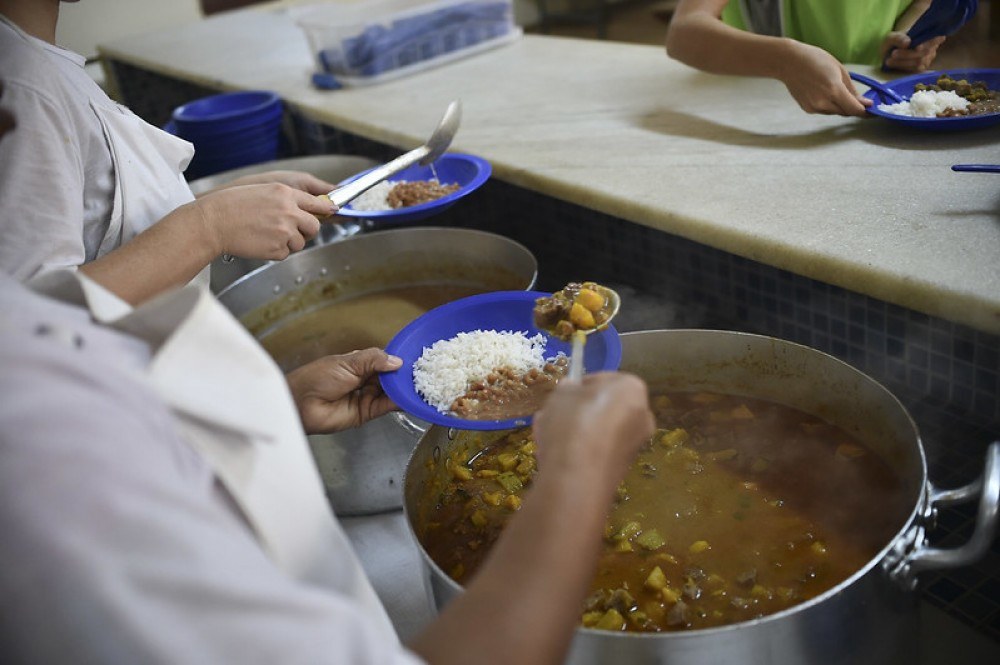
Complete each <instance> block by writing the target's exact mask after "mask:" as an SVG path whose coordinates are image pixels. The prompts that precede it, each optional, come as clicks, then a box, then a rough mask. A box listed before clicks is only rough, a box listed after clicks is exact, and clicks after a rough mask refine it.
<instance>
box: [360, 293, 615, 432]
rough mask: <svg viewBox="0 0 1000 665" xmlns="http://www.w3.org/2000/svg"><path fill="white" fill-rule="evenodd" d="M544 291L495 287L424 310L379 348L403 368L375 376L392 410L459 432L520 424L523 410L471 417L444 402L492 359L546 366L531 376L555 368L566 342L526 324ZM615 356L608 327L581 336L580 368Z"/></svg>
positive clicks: (608, 367)
mask: <svg viewBox="0 0 1000 665" xmlns="http://www.w3.org/2000/svg"><path fill="white" fill-rule="evenodd" d="M551 295H552V294H551V293H543V292H540V291H496V292H493V293H483V294H480V295H475V296H470V297H468V298H462V299H461V300H456V301H454V302H450V303H447V304H445V305H441V306H440V307H437V308H435V309H432V310H431V311H429V312H427V313H426V314H424V315H423V316H421V317H420V318H418V319H416V320H415V321H413V322H411V323H410V324H409V325H407V326H406V327H405V328H403V329H402V330H401V331H399V333H398V334H397V335H396V336H395V337H393V339H392V340H391V341H390V342H389V344H388V345H387V346H386V351H387V352H389V353H391V354H393V355H396V356H399V357H400V358H402V359H403V366H402V367H401V368H399V369H398V370H396V371H394V372H385V373H382V374H380V375H379V379H380V381H381V383H382V388H383V390H385V392H386V394H387V395H388V396H389V398H390V399H392V401H393V402H395V403H396V404H397V405H398V406H399V408H400V409H402V410H403V411H405V412H406V413H408V414H410V415H412V416H415V417H417V418H420V419H422V420H426V421H428V422H431V423H434V424H435V425H443V426H445V427H454V428H457V429H465V430H499V429H512V428H516V427H524V426H525V425H528V424H529V423H530V422H531V418H532V416H531V414H528V415H525V416H521V417H517V418H503V419H495V420H490V419H485V420H479V419H477V420H472V419H468V418H463V417H459V416H456V415H454V413H453V412H452V411H451V410H450V409H449V408H448V407H447V406H446V405H447V404H450V403H451V400H452V398H453V397H454V396H458V395H462V394H463V392H464V391H465V390H466V389H467V388H468V384H469V380H470V376H471V375H472V374H473V373H475V372H477V371H478V372H480V374H479V375H478V378H476V377H472V379H473V380H478V381H485V380H486V379H485V378H484V377H485V376H487V375H486V374H484V372H490V373H494V372H493V370H494V369H495V368H496V367H497V366H499V365H505V366H510V367H519V368H521V369H524V368H528V367H531V368H539V363H541V364H543V365H544V366H545V368H546V369H544V370H538V371H537V372H536V373H537V374H544V373H545V372H549V371H550V370H551V369H552V367H562V366H563V364H564V363H565V362H566V359H568V356H569V355H570V351H571V349H570V344H569V343H568V342H563V341H562V340H559V339H556V338H554V337H551V336H549V335H547V334H546V333H544V332H542V331H541V330H540V329H539V328H538V327H536V326H535V323H534V316H533V310H534V307H535V300H536V299H537V298H541V297H546V296H551ZM621 358H622V345H621V340H620V339H619V337H618V331H617V330H615V328H614V326H610V325H609V326H608V327H607V328H606V329H604V330H602V331H600V332H596V333H594V334H592V335H590V336H589V337H587V344H586V346H585V347H584V369H585V371H586V372H588V373H592V372H602V371H613V370H616V369H618V366H619V364H620V363H621ZM497 359H503V360H504V362H502V363H499V362H497ZM508 361H509V362H508ZM555 371H558V370H555ZM545 380H548V377H544V376H543V381H542V382H543V383H544V382H545ZM553 381H554V380H553ZM418 384H419V385H420V386H421V389H422V390H423V393H422V392H421V391H420V390H418ZM458 386H461V388H458ZM428 399H430V400H431V401H433V402H435V403H436V404H438V405H439V406H440V407H441V409H443V410H439V408H437V407H435V406H433V405H432V404H431V402H430V401H428Z"/></svg>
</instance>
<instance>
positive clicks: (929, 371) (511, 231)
mask: <svg viewBox="0 0 1000 665" xmlns="http://www.w3.org/2000/svg"><path fill="white" fill-rule="evenodd" d="M116 74H117V79H118V83H119V86H120V88H121V90H122V92H123V97H124V99H125V101H126V103H128V104H129V105H130V106H131V107H132V108H133V109H134V110H136V112H137V113H139V114H140V115H142V116H143V117H146V118H147V119H148V120H150V121H152V122H156V123H157V124H162V122H163V121H165V119H166V117H167V116H169V111H170V109H171V108H173V106H176V105H178V104H180V103H183V102H185V101H188V100H189V99H192V98H195V97H198V96H201V95H204V94H209V93H210V92H211V91H207V90H204V89H200V88H197V87H196V86H190V85H189V84H179V83H177V82H175V81H171V80H170V79H166V78H163V77H159V76H157V75H153V74H149V73H148V72H144V71H142V70H139V69H135V68H132V67H128V66H122V65H118V66H117V67H116ZM289 120H290V122H289V123H288V127H289V128H290V133H291V137H290V138H291V141H290V145H292V146H294V148H293V149H294V150H295V151H296V153H301V154H326V153H340V154H358V155H364V156H367V157H372V158H375V159H379V160H382V161H387V160H388V159H390V158H392V157H395V156H397V155H398V152H399V151H398V150H396V149H393V148H389V147H387V146H384V145H381V144H377V143H373V142H371V141H367V140H365V139H362V138H359V137H356V136H351V135H348V134H344V133H341V132H339V131H337V130H335V129H333V128H330V127H324V126H322V125H318V124H316V123H314V122H310V121H307V120H304V119H302V118H299V117H294V116H293V117H291V118H289ZM734 214H738V213H737V212H735V211H734ZM423 223H424V224H431V225H441V226H449V225H454V226H462V227H467V228H477V229H482V230H486V231H491V232H494V233H499V234H502V235H505V236H508V237H511V238H513V239H515V240H517V241H519V242H521V243H523V244H524V245H526V246H527V247H528V248H529V249H530V250H531V251H532V252H533V253H534V254H535V256H536V257H537V259H538V262H539V268H540V274H539V283H538V288H539V289H542V290H552V289H556V288H559V287H561V286H562V285H564V284H565V283H566V282H567V281H570V280H571V279H580V278H581V277H586V278H587V279H595V280H602V281H605V282H607V283H612V284H614V285H616V286H617V287H618V288H619V289H620V290H621V291H622V293H623V301H624V303H625V304H626V307H623V312H622V314H621V315H620V318H619V319H616V325H617V326H618V327H619V329H621V330H623V331H628V330H640V329H655V328H679V327H705V328H723V329H735V330H744V331H749V332H756V333H761V334H767V335H772V336H775V337H780V338H782V339H787V340H791V341H794V342H798V343H801V344H805V345H808V346H811V347H814V348H817V349H820V350H822V351H825V352H827V353H830V354H832V355H834V356H837V357H838V358H841V359H842V360H844V361H846V362H848V363H850V364H852V365H854V366H855V367H857V368H858V369H860V370H862V371H864V372H865V373H867V374H869V375H871V376H872V377H874V378H875V379H877V380H879V381H880V382H882V383H883V384H884V385H886V386H887V387H888V388H889V389H890V390H892V391H893V392H894V393H895V394H896V395H897V397H899V398H900V400H901V401H902V402H903V403H904V404H905V405H906V406H907V408H908V409H909V410H910V413H911V414H912V416H913V417H914V420H915V421H916V422H917V424H918V426H919V427H920V431H921V434H922V438H923V441H924V446H925V449H926V452H927V455H928V462H929V465H930V477H931V480H932V482H934V483H935V485H937V486H939V487H954V486H958V485H963V484H966V483H968V482H970V481H972V480H973V479H975V478H976V477H977V476H978V475H979V473H980V472H981V469H982V465H983V459H984V454H985V450H986V447H987V445H988V444H989V443H990V442H991V441H995V440H1000V336H997V335H990V334H985V333H982V332H979V331H976V330H973V329H970V328H968V327H965V326H961V325H957V324H954V323H951V322H949V321H945V320H942V319H937V318H934V317H929V316H926V315H924V314H921V313H919V312H915V311H912V310H908V309H905V308H902V307H898V306H896V305H893V304H890V303H886V302H883V301H880V300H876V299H874V298H870V297H868V296H864V295H861V294H858V293H854V292H851V291H847V290H845V289H841V288H838V287H835V286H831V285H829V284H824V283H822V282H817V281H815V280H812V279H808V278H805V277H802V276H799V275H795V274H792V273H789V272H787V271H784V270H778V269H776V268H773V267H770V266H767V265H764V264H762V263H757V262H755V261H750V260H747V259H743V258H740V257H738V256H735V255H732V254H729V253H726V252H722V251H719V250H715V249H712V248H710V247H707V246H705V245H701V244H699V243H695V242H692V241H689V240H686V239H683V238H680V237H677V236H673V235H670V234H667V233H663V232H660V231H656V230H653V229H650V228H647V227H644V226H641V225H638V224H634V223H631V222H626V221H623V220H620V219H617V218H614V217H610V216H607V215H604V214H601V213H597V212H594V211H592V210H588V209H585V208H582V207H579V206H576V205H573V204H572V203H567V202H562V201H557V200H554V199H551V198H548V197H544V196H540V195H537V194H535V193H533V192H530V191H527V190H524V189H521V188H518V187H514V186H511V185H507V184H505V183H503V182H500V181H498V180H495V179H494V180H490V181H489V182H487V183H486V185H484V186H483V187H482V188H481V189H480V190H478V191H477V192H476V193H475V194H473V195H471V196H470V197H469V198H467V199H464V200H463V201H462V202H460V203H459V204H457V205H455V206H454V207H452V208H450V209H448V210H446V211H445V212H443V213H441V214H440V215H438V216H436V217H433V218H431V219H428V220H425V221H424V222H423ZM975 507H976V504H975V503H973V504H967V505H962V506H956V507H949V508H945V509H943V510H942V511H941V514H940V518H939V525H938V528H937V529H936V530H935V531H934V532H933V534H932V536H933V542H934V543H935V544H936V545H938V546H955V545H958V544H961V543H963V542H964V541H965V540H966V539H967V538H968V536H969V534H970V533H971V530H972V526H973V523H974V518H975ZM921 593H922V594H923V595H924V597H925V598H927V599H928V600H930V601H931V602H933V603H935V604H937V605H939V606H940V607H942V608H943V609H945V610H946V611H947V612H948V613H950V614H952V615H954V616H956V617H958V618H959V619H961V620H962V621H964V622H965V623H968V624H970V625H972V626H975V627H977V628H978V629H980V630H982V631H983V632H984V633H986V634H987V635H989V636H990V637H992V638H993V639H995V640H998V641H1000V539H997V540H996V541H995V542H994V543H993V546H992V548H991V550H990V551H989V552H988V554H987V555H986V556H985V557H984V558H983V559H982V560H981V561H979V562H978V563H977V564H975V565H973V566H969V567H967V568H963V569H958V570H953V571H947V572H943V573H930V574H925V575H923V576H922V577H921Z"/></svg>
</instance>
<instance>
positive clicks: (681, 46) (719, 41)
mask: <svg viewBox="0 0 1000 665" xmlns="http://www.w3.org/2000/svg"><path fill="white" fill-rule="evenodd" d="M673 21H676V22H677V23H675V24H672V25H671V27H670V30H669V31H668V32H667V54H668V55H669V56H670V57H671V58H674V59H675V60H679V61H680V62H683V63H684V64H686V65H690V66H691V67H695V68H697V69H701V70H703V71H706V72H711V73H713V74H727V75H731V76H762V77H768V78H780V77H781V73H782V68H783V67H784V65H785V64H786V62H787V60H788V57H789V51H790V49H789V40H788V39H786V38H784V37H769V36H765V35H757V34H754V33H752V32H747V31H744V30H740V29H738V28H734V27H732V26H729V25H726V24H725V23H722V21H720V20H718V19H717V18H715V17H713V16H711V15H708V14H705V13H693V14H688V15H682V16H679V17H674V19H673Z"/></svg>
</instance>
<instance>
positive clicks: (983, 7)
mask: <svg viewBox="0 0 1000 665" xmlns="http://www.w3.org/2000/svg"><path fill="white" fill-rule="evenodd" d="M595 2H596V0H595ZM994 3H996V5H997V6H996V8H995V10H996V13H997V14H998V15H997V16H995V17H994V16H991V13H992V12H991V10H993V9H994V7H993V6H992V5H994ZM578 4H579V6H581V7H583V6H586V3H585V2H580V3H578ZM676 4H677V2H676V0H653V1H650V0H622V1H621V2H619V3H616V4H614V5H612V7H611V8H610V9H609V10H608V14H607V22H606V30H607V39H610V40H613V41H621V42H630V43H635V44H654V45H657V46H662V45H663V43H664V37H665V35H666V32H667V26H668V25H669V23H670V16H671V14H672V11H673V7H674V6H675V5H676ZM529 32H541V30H540V29H538V28H532V29H531V30H529ZM548 34H550V35H561V36H566V37H582V38H593V39H597V38H598V27H597V23H596V21H595V19H594V17H593V15H592V14H590V15H587V13H586V12H582V13H579V14H578V15H577V18H576V19H563V18H560V17H553V18H552V21H551V26H550V28H549V29H548ZM934 64H935V68H937V69H957V68H961V67H991V68H992V67H998V68H1000V0H991V1H989V2H981V3H979V11H978V12H977V13H976V15H975V16H974V17H973V18H972V20H971V21H969V22H968V23H966V24H965V25H964V26H963V27H962V28H961V29H960V30H959V31H958V32H957V33H955V34H954V35H952V36H951V37H949V38H948V40H947V41H945V43H944V45H942V47H941V49H940V51H939V52H938V57H937V60H935V63H934Z"/></svg>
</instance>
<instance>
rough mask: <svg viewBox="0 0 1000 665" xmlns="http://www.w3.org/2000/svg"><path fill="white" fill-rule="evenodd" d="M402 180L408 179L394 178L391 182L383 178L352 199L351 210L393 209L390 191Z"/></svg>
mask: <svg viewBox="0 0 1000 665" xmlns="http://www.w3.org/2000/svg"><path fill="white" fill-rule="evenodd" d="M401 182H407V181H406V180H394V181H393V182H389V181H388V180H383V181H382V182H380V183H379V184H377V185H374V186H372V188H371V189H369V190H367V191H365V192H364V193H363V194H361V195H360V196H358V197H357V198H356V199H354V200H353V201H351V202H350V204H349V207H350V208H351V210H363V211H366V212H371V211H376V210H392V209H393V207H392V206H391V205H389V192H391V191H392V188H393V187H395V186H396V185H398V184H399V183H401Z"/></svg>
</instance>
